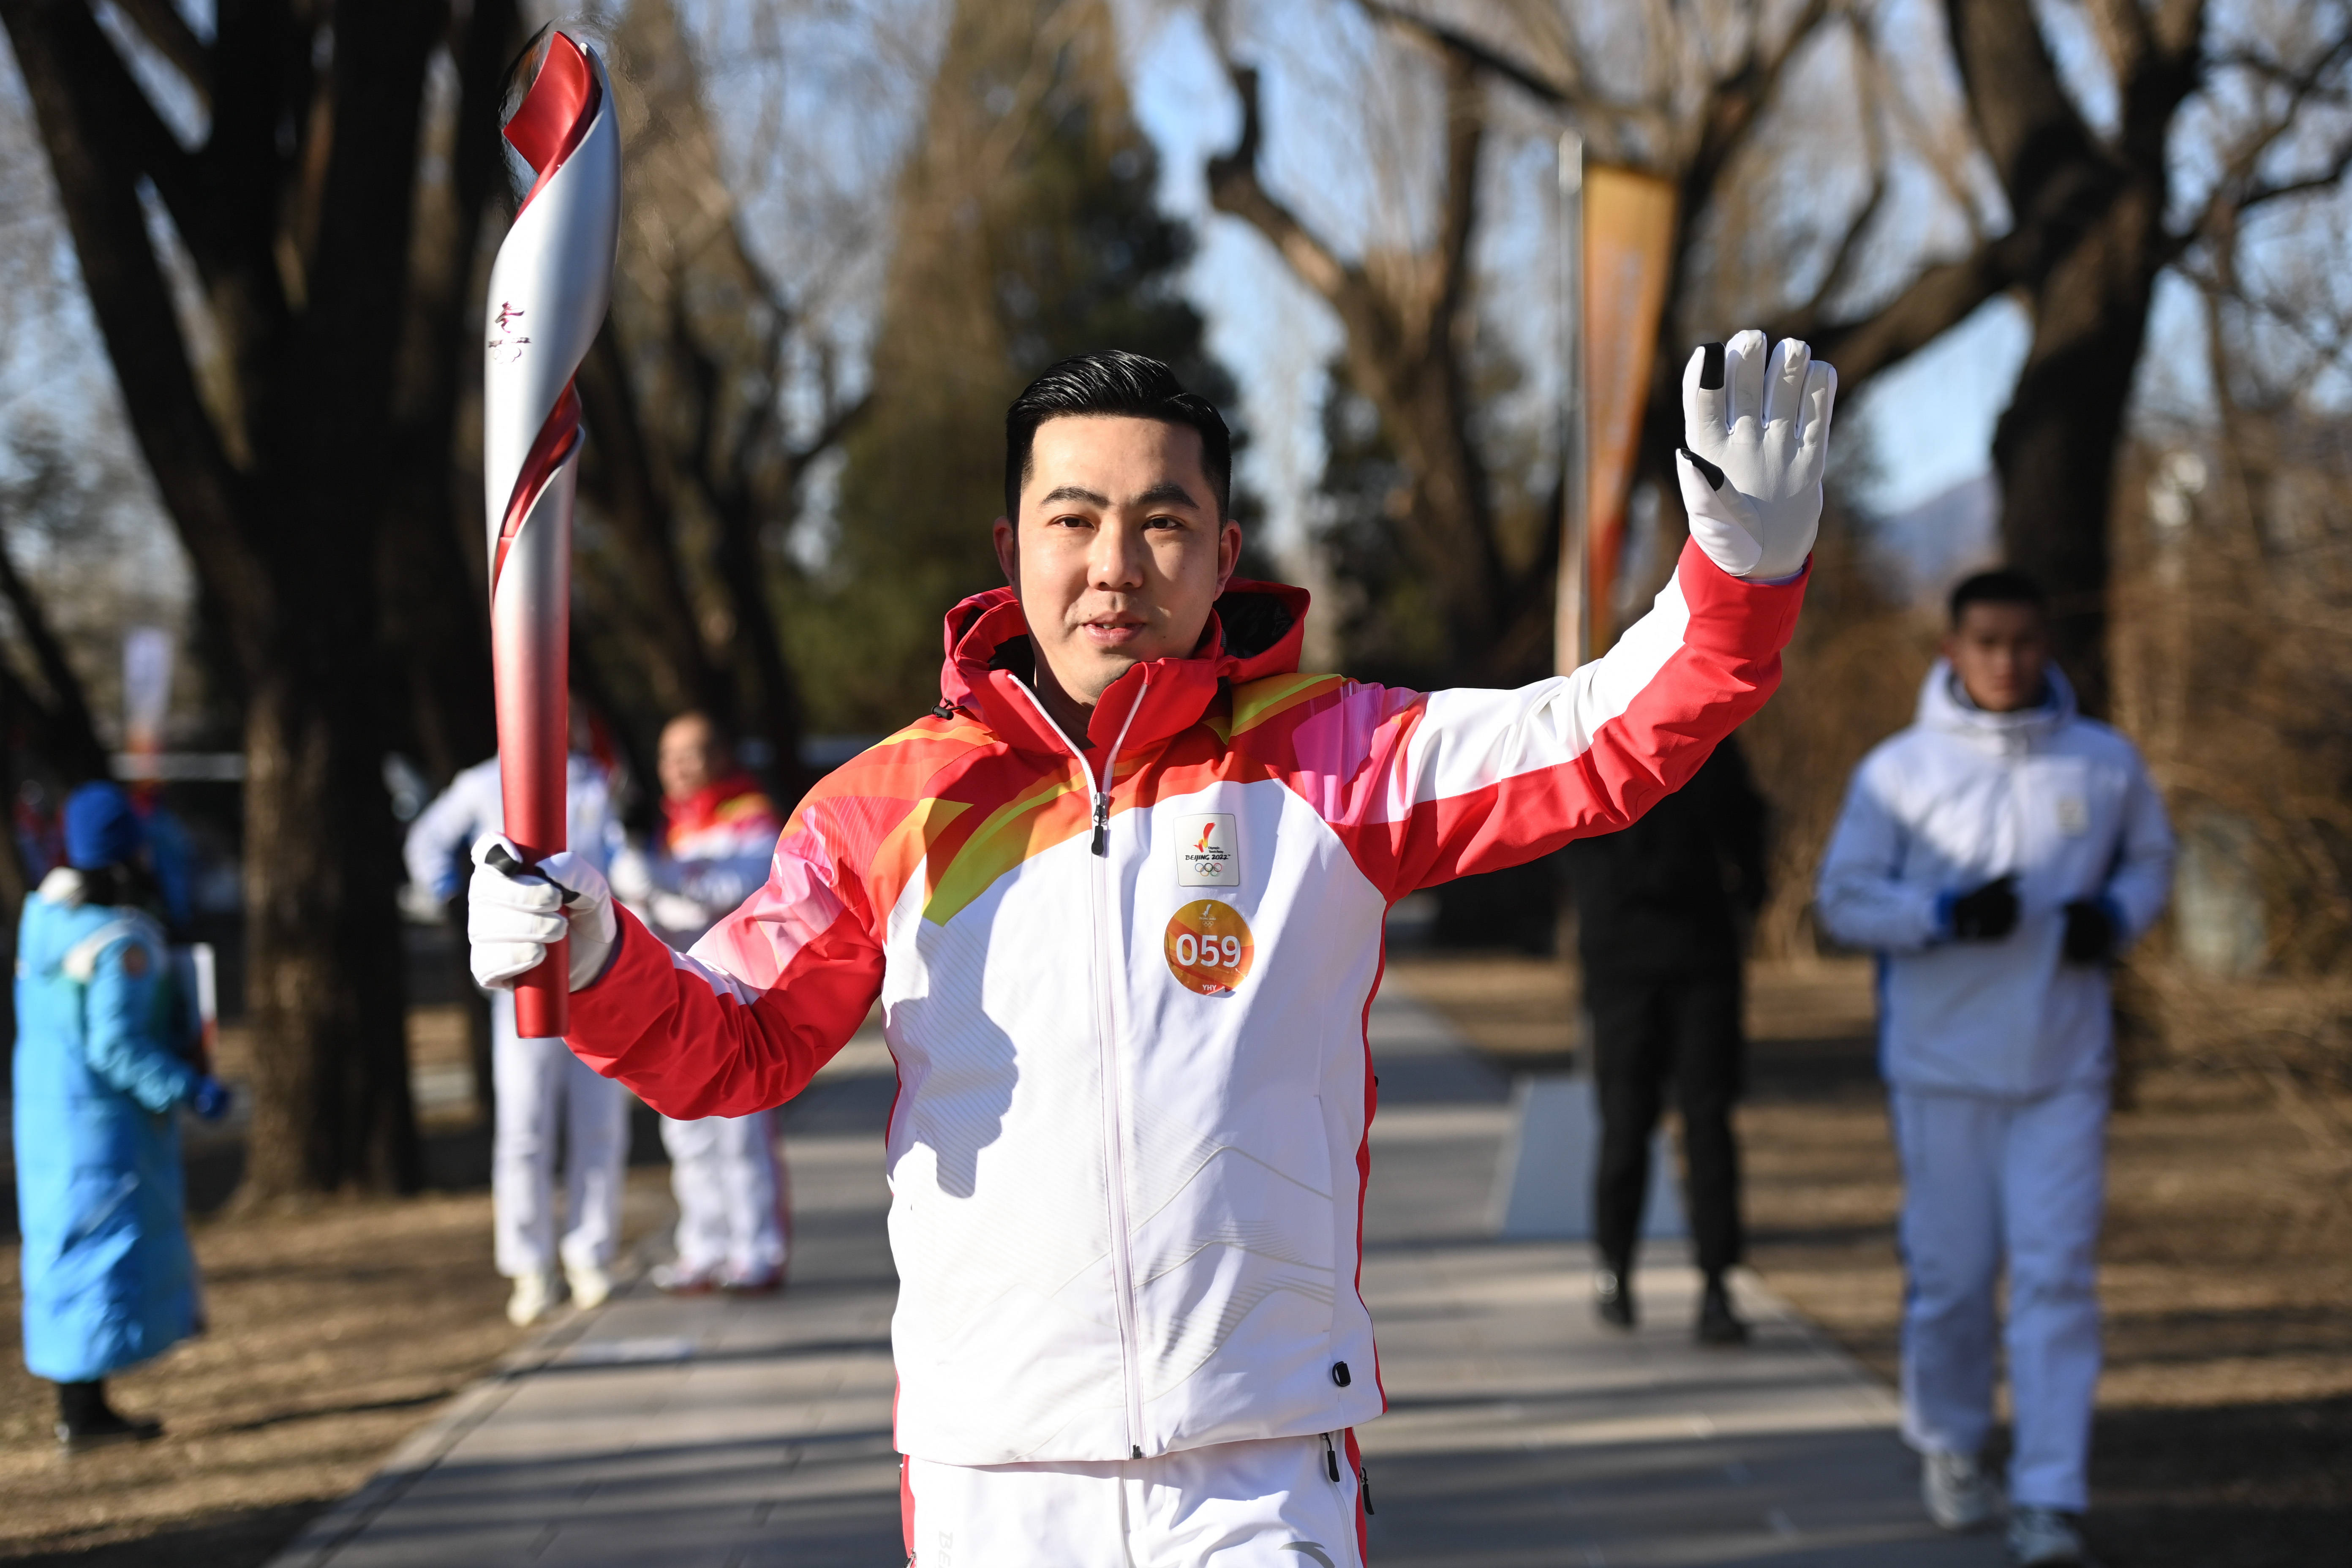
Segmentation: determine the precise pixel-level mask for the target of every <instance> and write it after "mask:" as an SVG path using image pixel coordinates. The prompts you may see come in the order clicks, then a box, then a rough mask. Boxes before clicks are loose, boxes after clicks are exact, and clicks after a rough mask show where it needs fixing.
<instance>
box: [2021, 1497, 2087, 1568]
mask: <svg viewBox="0 0 2352 1568" xmlns="http://www.w3.org/2000/svg"><path fill="white" fill-rule="evenodd" d="M2009 1554H2010V1556H2011V1558H2013V1559H2015V1560H2016V1562H2017V1563H2019V1565H2020V1568H2084V1565H2085V1564H2087V1563H2089V1562H2090V1561H2091V1559H2090V1554H2089V1553H2088V1552H2085V1551H2084V1547H2083V1537H2082V1535H2081V1534H2080V1533H2079V1532H2077V1531H2076V1530H2075V1529H2074V1521H2073V1520H2071V1519H2069V1518H2067V1517H2066V1516H2065V1515H2064V1514H2063V1513H2060V1512H2059V1511H2058V1510H2056V1509H2054V1508H2040V1507H2037V1506H2035V1505H2033V1504H2031V1503H2029V1504H2027V1505H2026V1506H2024V1507H2022V1508H2019V1509H2015V1510H2011V1513H2010V1516H2009Z"/></svg>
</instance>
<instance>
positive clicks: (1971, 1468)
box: [1919, 1453, 1992, 1530]
mask: <svg viewBox="0 0 2352 1568" xmlns="http://www.w3.org/2000/svg"><path fill="white" fill-rule="evenodd" d="M1919 1495H1920V1497H1921V1499H1922V1500H1924V1501H1925V1502H1926V1503H1927V1517H1928V1518H1929V1519H1932V1520H1934V1521H1936V1522H1937V1524H1940V1525H1942V1526H1943V1527H1944V1528H1945V1529H1946V1530H1975V1529H1977V1528H1978V1527H1979V1526H1980V1525H1982V1524H1983V1523H1984V1522H1985V1521H1987V1520H1989V1519H1990V1518H1991V1517H1992V1488H1991V1487H1990V1485H1989V1484H1988V1483H1987V1482H1986V1480H1985V1473H1984V1467H1983V1466H1981V1465H1979V1464H1978V1463H1977V1457H1976V1456H1975V1455H1974V1454H1946V1453H1930V1454H1928V1455H1927V1457H1926V1458H1924V1459H1923V1460H1922V1461H1921V1462H1920V1466H1919Z"/></svg>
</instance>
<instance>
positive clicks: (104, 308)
mask: <svg viewBox="0 0 2352 1568" xmlns="http://www.w3.org/2000/svg"><path fill="white" fill-rule="evenodd" d="M88 18H89V12H88V10H87V9H86V8H84V7H83V6H81V5H79V4H74V3H70V0H0V25H5V27H6V28H7V32H8V38H9V42H10V44H11V45H12V46H14V47H15V49H16V59H17V63H18V65H19V66H20V67H21V68H22V70H23V73H24V79H25V83H26V91H27V93H28V94H29V96H30V97H31V99H32V100H33V109H34V115H35V119H36V121H37V123H38V125H39V127H40V131H41V140H42V142H43V143H44V144H45V146H46V147H47V152H48V155H49V167H50V170H51V172H52V173H53V174H55V176H56V179H57V185H58V200H59V203H60V205H62V206H63V207H64V209H65V214H66V226H67V228H68V231H69V232H70V233H71V235H72V236H73V241H74V252H75V255H76V257H77V258H78V259H79V263H80V267H81V275H82V283H83V287H84V289H86V290H87V291H88V293H89V301H90V308H91V310H92V312H93V314H95V315H96V317H97V319H98V325H99V331H100V334H101V335H102V336H103V337H104V338H105V339H106V346H107V353H108V355H109V357H110V359H111V360H112V361H113V363H114V364H115V366H116V380H117V382H118V384H120V385H121V391H122V398H123V403H124V405H125V407H126V409H127V410H128V412H129V414H130V416H131V430H132V431H133V433H134V434H135V435H136V436H137V437H138V438H139V445H140V450H141V451H142V453H143V454H144V455H145V457H146V458H147V465H148V468H150V469H151V470H152V472H153V474H154V476H155V482H156V484H157V486H158V487H159V488H160V489H162V490H163V496H164V500H165V502H166V504H167V505H168V506H169V507H170V508H171V510H172V514H173V518H174V519H175V520H176V521H178V523H179V525H180V535H181V539H182V540H183V542H184V543H185V544H186V546H187V548H188V552H189V554H190V556H191V557H192V558H193V560H194V565H195V568H196V571H197V573H198V574H200V575H201V576H202V577H203V578H204V581H205V586H206V587H207V588H208V589H210V590H211V592H212V593H213V595H214V596H215V599H216V600H217V601H218V602H219V604H220V605H221V606H222V608H223V609H224V610H225V611H226V616H225V619H226V623H227V625H228V626H229V628H230V635H231V636H232V637H234V638H235V639H236V641H237V643H238V646H239V649H240V653H246V652H251V653H253V654H255V656H256V657H257V658H258V656H259V650H260V649H261V648H263V647H266V646H267V645H266V641H265V640H264V639H265V638H266V635H267V628H268V626H270V624H271V622H272V611H273V605H272V601H271V597H270V595H269V594H268V588H267V584H266V579H265V578H264V576H263V575H262V574H261V572H260V570H259V564H258V563H257V561H256V560H255V558H254V557H253V555H252V554H251V552H250V548H249V542H248V541H247V539H246V537H245V533H244V528H243V521H242V516H241V511H242V509H241V505H240V500H241V495H240V492H241V489H242V481H241V480H240V479H239V478H238V476H237V474H236V469H235V468H234V467H233V466H232V465H231V464H230V462H229V460H228V455H227V453H226V450H224V448H223V447H222V445H221V439H220V434H219V432H218V431H217V430H215V428H214V426H213V424H212V421H211V419H210V418H209V417H207V416H206V415H205V407H204V401H203V399H202V398H201V397H200V396H199V395H198V394H197V391H196V383H195V377H194V374H192V373H191V371H190V369H189V360H188V353H187V347H186V344H185V343H184V342H183V340H182V337H181V333H180V323H179V319H178V317H177V316H176V315H175V314H174V313H173V308H172V297H171V291H170V289H169V288H168V287H167V286H166V285H165V283H164V280H163V270H162V268H160V267H159V266H158V265H157V262H156V259H155V253H154V250H153V247H151V246H150V245H149V243H148V240H147V225H146V215H145V214H144V213H143V212H142V211H141V209H140V205H139V196H138V180H139V175H140V174H141V172H142V171H141V170H140V168H139V167H138V165H137V164H136V163H134V162H132V161H131V159H130V158H129V157H128V156H127V155H126V153H124V152H123V150H122V149H121V148H120V147H119V146H117V145H114V144H111V143H110V142H109V141H108V140H107V139H106V138H105V137H104V136H103V135H101V134H99V133H97V132H96V130H95V128H94V125H93V121H94V119H95V118H96V117H97V116H98V115H100V113H101V112H102V110H103V109H104V107H105V106H104V104H103V103H96V102H92V101H91V100H90V99H89V97H88V96H87V95H86V93H85V91H84V88H85V82H84V80H83V79H82V78H81V77H79V76H78V75H77V73H76V70H75V67H76V66H78V65H83V64H86V63H87V49H86V47H77V45H78V44H81V43H82V42H83V40H82V39H81V38H80V37H79V32H80V25H82V24H87V25H89V29H90V31H91V32H93V33H94V32H96V26H95V25H94V24H89V23H88ZM99 42H100V45H101V46H103V47H105V49H106V53H107V55H108V56H109V57H110V58H114V57H113V49H112V46H110V45H106V44H105V39H104V37H103V35H100V38H99ZM114 68H116V69H118V70H119V69H120V68H121V60H120V58H114Z"/></svg>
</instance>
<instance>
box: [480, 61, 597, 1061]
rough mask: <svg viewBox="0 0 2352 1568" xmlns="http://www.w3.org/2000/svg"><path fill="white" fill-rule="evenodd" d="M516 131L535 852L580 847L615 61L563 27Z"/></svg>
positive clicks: (515, 626)
mask: <svg viewBox="0 0 2352 1568" xmlns="http://www.w3.org/2000/svg"><path fill="white" fill-rule="evenodd" d="M541 37H542V38H543V39H544V46H543V47H541V45H540V43H539V42H538V41H536V40H535V41H534V44H533V47H532V48H531V49H530V50H528V51H526V52H525V56H524V62H525V64H526V65H528V64H529V62H530V57H531V56H532V55H534V54H536V55H539V56H540V57H541V58H540V59H539V61H538V64H537V68H536V69H535V71H533V73H532V75H531V80H530V89H529V90H528V91H527V92H525V93H524V94H523V95H522V99H521V101H520V103H518V104H517V105H516V106H515V110H514V112H513V113H512V114H511V115H510V116H509V117H508V120H507V122H506V126H505V136H506V139H507V142H509V144H510V145H511V146H512V147H513V148H514V150H515V151H516V152H517V153H520V154H521V155H522V158H523V161H524V162H525V163H529V164H530V167H531V170H532V172H533V174H535V175H536V176H537V179H536V182H535V183H534V184H532V185H531V187H530V192H529V194H528V195H525V196H524V197H523V200H522V205H521V206H520V208H519V209H518V210H517V211H516V213H515V220H514V225H513V226H512V227H511V228H509V230H508V231H507V237H506V239H505V241H504V242H503V243H502V244H501V245H500V246H499V254H498V258H497V260H496V261H495V262H493V263H492V265H491V267H490V292H489V300H488V321H487V331H486V333H485V337H486V339H487V343H486V346H485V351H484V367H483V375H482V404H483V413H482V423H483V439H482V448H483V449H482V484H483V500H484V502H485V510H486V513H487V516H488V533H489V539H488V544H489V557H490V561H489V566H490V571H489V581H490V658H491V667H492V673H493V677H494V679H496V681H497V692H498V718H499V795H500V797H501V798H500V804H501V805H502V806H503V808H504V812H505V824H504V826H505V831H506V834H507V837H509V838H511V839H513V840H514V842H515V846H516V847H517V848H519V849H520V850H521V851H522V857H523V860H524V862H525V863H526V864H527V865H536V864H537V863H538V862H539V861H541V860H542V859H544V858H547V857H548V856H550V855H552V854H554V853H555V852H556V851H558V850H560V849H562V848H564V847H566V841H567V839H568V838H569V834H568V832H567V830H566V826H565V818H566V790H565V772H566V763H567V760H568V757H569V754H570V744H569V742H570V730H571V723H570V695H571V688H570V681H569V679H568V676H567V668H568V666H569V662H570V654H571V642H572V500H573V496H574V493H575V491H576V490H577V488H578V484H579V471H580V447H581V442H582V439H583V430H582V426H581V418H580V396H579V394H578V393H576V392H574V391H573V390H572V374H573V373H574V372H575V371H577V370H578V369H579V368H580V362H581V361H582V360H583V358H585V357H586V356H587V353H588V346H589V344H590V343H591V342H593V341H594V340H595V336H596V330H597V328H598V326H599V325H600V324H601V323H602V322H603V321H604V310H605V307H606V305H607V304H608V303H609V302H610V300H611V298H612V290H613V261H614V249H615V247H616V246H617V245H618V243H619V239H620V217H621V142H620V132H619V130H618V128H617V124H616V121H615V116H614V105H613V89H612V84H611V82H610V81H609V80H608V79H606V77H605V74H604V62H603V61H602V60H600V59H598V58H596V55H595V52H594V51H593V50H587V49H583V48H582V47H580V46H579V45H578V44H576V43H574V42H573V41H572V39H571V37H568V36H567V35H565V34H563V33H561V32H554V31H550V32H547V33H544V34H542V35H541ZM570 948H571V943H570V942H568V941H566V942H557V943H555V944H554V945H553V946H551V948H550V949H549V950H548V955H547V960H546V962H545V963H541V965H540V966H539V967H538V968H536V969H534V970H532V971H531V972H530V973H528V974H526V975H524V976H522V977H521V978H520V980H518V981H517V982H516V983H515V1027H516V1033H518V1034H520V1036H522V1037H524V1038H526V1039H534V1038H546V1037H551V1036H557V1035H561V1034H562V1033H563V1031H564V1028H565V1026H566V1025H567V1024H568V1023H569V1022H570V1005H571V996H572V991H571V984H570V976H571V952H570Z"/></svg>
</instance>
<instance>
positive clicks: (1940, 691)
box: [1916, 658, 2076, 755]
mask: <svg viewBox="0 0 2352 1568" xmlns="http://www.w3.org/2000/svg"><path fill="white" fill-rule="evenodd" d="M2075 711H2076V710H2075V706H2074V686H2073V684H2072V683H2071V682H2069V681H2068V680H2067V679H2066V676H2065V673H2064V672H2063V671H2062V670H2061V669H2060V668H2058V667H2057V666H2056V665H2054V664H2053V665H2052V666H2051V667H2050V668H2049V671H2048V673H2046V674H2045V675H2044V676H2043V677H2042V700H2041V701H2040V702H2039V703H2037V704H2036V705H2034V706H2033V707H2032V708H2020V709H2018V710H2015V711H2014V712H2010V713H1993V712H1989V711H1988V710H1985V709H1982V708H1979V707H1978V706H1977V705H1976V703H1975V702H1974V701H1973V700H1971V699H1970V698H1969V693H1968V689H1967V688H1966V687H1965V686H1963V685H1961V684H1960V678H1959V677H1958V675H1956V674H1954V673H1953V671H1952V661H1951V660H1949V659H1948V658H1939V659H1937V661H1936V663H1935V666H1934V667H1933V668H1930V669H1929V670H1928V671H1927V679H1925V680H1923V681H1921V682H1920V683H1919V711H1918V716H1917V720H1916V721H1917V723H1918V724H1919V726H1920V728H1922V729H1925V730H1938V731H1943V732H1945V733H1947V734H1951V735H1958V736H1959V737H1961V738H1962V739H1964V740H1966V741H1969V742H1972V743H1974V744H1977V745H1979V746H1982V747H1984V748H1985V749H1986V750H1988V751H1991V752H2000V753H2002V754H2004V755H2014V754H2015V753H2017V752H2021V751H2032V750H2034V749H2036V747H2037V745H2042V744H2047V743H2048V742H2049V741H2050V739H2051V738H2052V737H2053V736H2054V735H2056V734H2057V733H2058V731H2061V730H2063V729H2064V728H2065V727H2066V726H2067V725H2068V724H2069V723H2072V722H2073V721H2074V716H2075Z"/></svg>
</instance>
